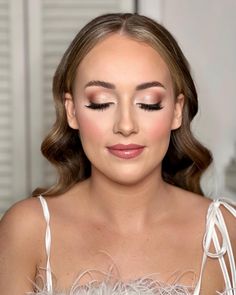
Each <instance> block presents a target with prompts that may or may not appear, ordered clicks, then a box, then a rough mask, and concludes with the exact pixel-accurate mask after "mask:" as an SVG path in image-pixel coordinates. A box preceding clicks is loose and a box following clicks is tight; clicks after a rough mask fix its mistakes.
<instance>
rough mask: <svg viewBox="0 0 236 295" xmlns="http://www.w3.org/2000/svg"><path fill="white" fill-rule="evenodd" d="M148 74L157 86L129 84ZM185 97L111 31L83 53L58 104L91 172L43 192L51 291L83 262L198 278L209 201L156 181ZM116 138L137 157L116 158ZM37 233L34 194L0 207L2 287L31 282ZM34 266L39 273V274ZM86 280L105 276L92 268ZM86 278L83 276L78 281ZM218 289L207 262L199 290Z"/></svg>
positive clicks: (135, 273)
mask: <svg viewBox="0 0 236 295" xmlns="http://www.w3.org/2000/svg"><path fill="white" fill-rule="evenodd" d="M93 80H101V81H105V82H109V83H112V84H114V85H115V89H106V88H104V87H101V86H89V87H86V88H84V87H85V85H86V84H87V83H88V82H90V81H93ZM150 81H158V82H159V83H161V84H162V85H163V86H155V87H149V88H147V89H143V90H140V91H137V90H135V88H136V87H137V85H139V84H141V83H144V82H150ZM91 101H92V102H94V103H111V104H110V105H109V108H106V109H104V110H103V111H101V110H92V109H90V108H87V107H86V105H89V104H90V103H91ZM157 102H161V106H162V109H160V110H155V111H147V110H144V109H141V108H140V103H145V104H153V103H157ZM183 103H184V96H183V95H182V94H181V93H180V94H178V96H177V97H175V95H174V93H173V84H172V80H171V76H170V72H169V70H168V67H167V65H166V64H165V62H164V61H163V59H162V58H161V56H160V55H159V54H158V53H157V52H156V51H155V50H154V49H152V48H151V47H150V46H148V45H147V44H144V43H139V42H137V41H134V40H131V39H129V38H128V37H126V36H122V35H119V34H114V35H112V36H109V37H107V38H106V39H105V40H103V41H102V42H100V43H99V44H97V45H96V46H95V47H94V48H93V49H92V50H91V51H90V52H89V53H88V54H87V56H86V57H85V58H84V59H83V61H82V63H81V64H80V65H79V67H78V69H77V75H76V79H75V84H74V90H73V93H66V94H65V108H66V112H67V118H68V124H69V125H70V127H71V128H73V129H77V130H78V131H79V134H80V138H81V142H82V145H83V148H84V151H85V153H86V155H87V157H88V158H89V160H90V161H91V165H92V176H91V177H90V178H89V179H87V180H85V181H83V182H81V183H79V184H76V185H75V186H74V187H73V188H71V189H70V190H69V191H67V192H66V193H65V194H62V195H60V196H55V197H48V198H46V199H47V202H48V206H49V210H50V214H51V222H50V226H51V230H52V241H53V242H52V249H51V265H52V268H53V272H54V274H55V276H56V278H57V287H58V289H62V290H63V289H68V288H70V287H71V285H72V283H73V281H74V280H75V277H76V274H78V272H80V271H82V270H84V269H88V268H91V269H97V270H101V271H107V270H108V267H109V266H110V265H111V262H112V261H113V262H114V263H115V265H116V266H117V268H116V270H115V273H116V274H117V272H119V275H120V278H121V279H122V280H123V281H128V280H133V279H136V278H138V277H141V276H145V275H147V274H150V273H156V275H155V276H154V277H153V278H155V279H158V280H160V281H163V282H166V281H168V280H169V282H172V281H173V280H172V281H171V280H170V277H171V275H172V274H173V273H174V272H176V271H179V272H180V273H181V272H184V271H186V270H192V273H191V272H189V273H186V274H185V275H184V276H183V277H182V278H181V279H180V283H182V284H185V285H192V284H194V283H196V280H195V281H194V276H193V272H194V273H195V274H196V276H197V277H198V276H199V272H200V266H201V258H202V239H203V235H204V231H205V217H206V213H207V209H208V206H209V204H210V200H208V199H207V198H202V197H201V196H198V195H196V194H193V193H191V192H187V191H184V190H182V189H179V188H177V187H174V186H171V185H169V184H167V183H165V182H164V181H163V180H162V178H161V163H162V160H163V157H164V155H165V153H166V151H167V148H168V144H169V139H170V133H171V131H172V130H174V129H177V128H179V127H180V125H181V120H182V108H183ZM117 143H123V144H128V143H136V144H140V145H144V146H145V148H144V151H143V153H142V154H140V155H139V156H138V157H137V158H134V159H130V160H124V159H120V158H117V157H115V156H113V155H112V154H110V153H109V151H108V150H107V148H106V147H107V146H110V145H114V144H117ZM222 212H223V215H224V217H225V219H226V221H227V224H228V225H229V233H230V236H231V240H232V245H233V248H234V251H235V250H236V249H235V238H236V230H235V228H236V227H235V226H234V224H235V221H234V220H233V218H232V217H231V216H230V215H229V214H228V213H227V212H226V211H225V210H224V209H222ZM25 216H27V218H25ZM44 234H45V221H44V218H43V215H42V209H41V206H40V204H39V201H38V200H37V199H36V198H28V199H26V200H23V201H21V202H18V203H17V204H15V205H14V206H13V207H12V208H11V209H10V210H9V211H8V212H7V213H6V214H5V216H4V218H3V219H2V221H1V223H0V265H4V271H3V268H0V289H1V291H2V292H3V294H5V295H8V294H9V295H10V294H11V295H16V294H17V295H19V294H24V292H26V291H30V290H32V285H31V284H30V283H29V281H27V280H25V277H28V278H31V279H32V280H34V279H35V275H36V274H37V269H38V268H39V267H45V265H46V255H45V246H44ZM102 251H103V252H102ZM105 253H107V254H105ZM111 259H112V260H111ZM19 266H20V267H19ZM40 273H41V274H42V276H43V277H45V272H44V271H42V270H41V271H40ZM93 278H96V279H98V280H102V278H103V277H102V276H101V275H99V274H98V273H96V274H94V275H93ZM209 278H210V279H209ZM89 280H91V277H90V276H87V277H86V276H85V277H83V278H82V279H81V281H80V282H81V284H83V283H86V282H88V281H89ZM12 281H14V282H16V283H15V284H12ZM223 288H224V283H223V278H222V274H221V270H220V267H219V263H218V261H217V260H209V261H208V262H207V265H206V269H205V272H204V277H203V282H202V294H215V290H219V291H220V290H222V289H223Z"/></svg>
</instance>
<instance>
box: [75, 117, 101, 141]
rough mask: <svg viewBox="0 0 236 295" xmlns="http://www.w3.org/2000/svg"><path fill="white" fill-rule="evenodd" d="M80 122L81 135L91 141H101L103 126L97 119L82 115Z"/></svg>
mask: <svg viewBox="0 0 236 295" xmlns="http://www.w3.org/2000/svg"><path fill="white" fill-rule="evenodd" d="M79 122H80V124H79V131H80V134H81V137H83V138H87V139H89V140H90V141H91V142H99V139H101V137H103V132H102V128H101V126H100V125H99V124H98V122H97V121H95V120H92V119H91V118H86V117H83V116H81V117H80V119H79Z"/></svg>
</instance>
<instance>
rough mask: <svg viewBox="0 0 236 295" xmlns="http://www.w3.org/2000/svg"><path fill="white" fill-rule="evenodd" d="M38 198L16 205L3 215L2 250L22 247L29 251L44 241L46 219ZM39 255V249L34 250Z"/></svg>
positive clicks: (0, 229) (0, 234) (0, 237)
mask: <svg viewBox="0 0 236 295" xmlns="http://www.w3.org/2000/svg"><path fill="white" fill-rule="evenodd" d="M40 207H41V205H40V202H39V200H38V199H37V198H32V197H31V198H27V199H24V200H21V201H19V202H17V203H15V204H14V205H13V206H12V207H10V208H9V209H8V210H7V211H6V213H5V214H4V215H3V217H2V219H1V221H0V248H2V247H5V246H6V245H5V243H7V245H8V246H7V248H8V249H9V247H16V248H19V247H20V246H24V247H27V249H28V250H29V249H30V248H31V247H32V244H33V243H34V245H37V242H39V240H42V235H41V234H40V231H43V229H44V226H45V225H44V223H45V222H44V218H43V213H42V208H40ZM34 253H35V254H36V253H37V248H36V249H35V248H34Z"/></svg>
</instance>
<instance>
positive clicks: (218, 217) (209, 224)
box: [37, 196, 236, 295]
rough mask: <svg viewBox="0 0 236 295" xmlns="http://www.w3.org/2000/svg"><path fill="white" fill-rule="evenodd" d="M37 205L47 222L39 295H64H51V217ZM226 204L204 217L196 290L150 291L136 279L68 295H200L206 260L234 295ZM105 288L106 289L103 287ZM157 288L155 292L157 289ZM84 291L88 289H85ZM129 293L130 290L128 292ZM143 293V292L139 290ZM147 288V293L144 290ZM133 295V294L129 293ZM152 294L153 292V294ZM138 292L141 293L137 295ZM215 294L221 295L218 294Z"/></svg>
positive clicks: (76, 288) (235, 211)
mask: <svg viewBox="0 0 236 295" xmlns="http://www.w3.org/2000/svg"><path fill="white" fill-rule="evenodd" d="M39 199H40V202H41V204H42V208H43V213H44V217H45V220H46V235H45V247H46V253H47V269H46V286H45V289H46V290H45V291H41V292H38V293H37V294H38V295H56V294H57V295H65V293H53V285H52V272H51V266H50V249H51V232H50V214H49V210H48V206H47V202H46V200H45V199H44V198H43V197H42V196H39ZM227 202H229V201H228V200H227V201H226V200H223V199H217V200H214V201H212V202H211V204H210V205H209V208H208V212H207V216H206V230H205V235H204V238H203V257H202V264H201V271H200V276H199V280H198V282H197V284H196V286H195V289H194V290H193V291H191V292H190V291H189V290H190V289H191V287H187V286H181V285H174V286H171V285H165V286H160V284H161V283H157V282H154V281H152V286H155V287H152V288H150V282H149V285H148V284H146V287H145V286H144V284H143V279H142V278H141V279H138V280H135V281H133V282H131V283H130V284H129V285H128V286H127V285H126V286H125V285H124V284H123V285H122V283H121V282H120V283H119V284H120V285H119V287H117V285H116V287H117V289H114V287H113V289H109V286H108V285H106V284H105V282H103V283H101V284H100V285H96V286H94V285H93V284H90V285H89V284H88V285H86V287H85V288H83V286H79V285H76V284H75V285H73V286H72V289H71V291H70V293H68V294H69V295H77V294H78V295H80V294H82V295H90V294H91V295H96V294H98V295H99V294H102V295H103V294H107V295H109V294H113V295H115V294H117V295H118V294H122V295H123V294H124V295H127V292H128V293H129V294H142V295H144V293H145V294H148V295H154V294H155V295H159V294H160V295H161V294H163V295H175V294H176V295H189V294H193V295H199V294H200V290H201V283H202V277H203V272H204V267H205V263H206V260H207V257H211V258H213V259H218V260H219V263H220V266H221V269H222V273H223V277H224V281H225V292H224V293H223V294H224V295H236V269H235V259H234V255H233V250H232V246H231V242H230V238H229V234H228V230H227V227H226V223H225V220H224V217H223V214H222V212H221V210H220V206H221V205H222V206H224V207H225V208H226V209H227V210H228V211H229V212H230V213H231V214H232V215H233V216H234V217H235V218H236V209H235V208H233V207H232V206H231V205H229V204H228V203H227ZM216 229H217V230H218V232H219V234H220V235H221V238H222V245H220V243H219V238H218V235H217V233H216ZM212 243H213V244H214V247H215V250H216V251H215V253H211V252H210V251H209V249H210V245H211V244H212ZM226 253H227V254H228V257H229V263H230V271H231V277H230V274H229V272H228V270H227V267H226V263H225V259H224V255H225V254H226ZM104 284H105V285H104ZM157 285H158V289H157ZM86 288H87V289H86ZM130 288H131V289H132V290H131V289H130ZM140 288H141V289H142V291H141V290H140ZM145 288H146V289H145ZM108 289H109V290H110V291H109V292H108V293H107V292H105V290H106V291H107V290H108ZM131 291H132V292H131ZM154 291H155V292H154ZM135 292H136V293H135ZM140 292H141V293H140ZM218 294H220V293H219V292H218Z"/></svg>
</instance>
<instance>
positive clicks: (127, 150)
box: [107, 144, 144, 159]
mask: <svg viewBox="0 0 236 295" xmlns="http://www.w3.org/2000/svg"><path fill="white" fill-rule="evenodd" d="M107 148H108V151H109V152H110V153H111V154H113V155H114V156H116V157H118V158H122V159H132V158H135V157H137V156H138V155H140V154H141V153H142V152H143V150H144V146H142V145H137V144H127V145H125V144H116V145H113V146H110V147H107Z"/></svg>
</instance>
